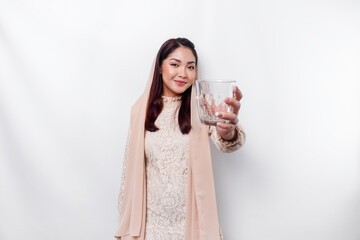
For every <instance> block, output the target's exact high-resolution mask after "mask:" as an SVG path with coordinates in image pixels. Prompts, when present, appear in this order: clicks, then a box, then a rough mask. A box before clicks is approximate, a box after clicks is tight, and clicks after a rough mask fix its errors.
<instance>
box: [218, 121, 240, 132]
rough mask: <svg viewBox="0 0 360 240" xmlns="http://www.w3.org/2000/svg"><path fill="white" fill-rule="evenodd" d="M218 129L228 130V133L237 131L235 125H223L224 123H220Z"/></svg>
mask: <svg viewBox="0 0 360 240" xmlns="http://www.w3.org/2000/svg"><path fill="white" fill-rule="evenodd" d="M216 126H217V127H219V128H221V129H224V130H227V132H232V131H234V129H235V125H234V124H231V123H222V122H218V123H217V124H216Z"/></svg>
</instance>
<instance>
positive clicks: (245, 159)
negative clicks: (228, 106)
mask: <svg viewBox="0 0 360 240" xmlns="http://www.w3.org/2000/svg"><path fill="white" fill-rule="evenodd" d="M172 37H187V38H189V39H190V40H192V41H193V42H194V43H195V46H196V48H197V50H198V54H199V61H200V62H199V64H200V67H201V70H200V71H201V76H202V77H203V78H227V79H236V80H237V81H238V86H239V87H240V89H241V91H242V93H243V95H244V98H243V100H242V101H241V103H242V107H241V110H240V114H239V119H240V122H241V123H242V125H243V126H244V128H245V130H246V132H247V142H246V144H245V145H244V147H243V148H241V149H240V150H239V151H237V152H235V153H232V154H224V153H220V152H217V150H216V149H215V148H212V153H213V166H214V176H215V181H216V191H217V200H218V208H219V218H220V224H221V226H222V229H223V232H224V236H225V240H238V239H241V240H359V239H360V228H359V224H360V216H359V215H360V188H359V187H360V183H359V180H360V179H359V176H360V173H359V171H360V166H359V160H360V3H359V1H351V0H345V1H343V0H334V1H319V0H312V1H285V0H283V1H280V0H275V1H265V0H256V1H226V0H225V1H214V0H213V1H186V0H185V1H165V0H164V1H115V0H102V1H100V0H97V1H85V0H67V1H66V0H61V1H60V0H59V1H46V0H33V1H21V0H12V1H10V0H9V1H6V0H1V1H0V239H1V240H15V239H16V240H18V239H28V240H47V239H52V240H60V239H61V240H63V239H66V240H75V239H76V240H78V239H87V240H104V239H115V238H113V235H114V233H115V231H116V228H117V222H116V217H117V215H118V212H117V196H118V192H119V186H120V179H121V169H122V161H123V154H124V150H125V140H126V135H127V130H128V123H129V111H130V106H131V104H132V103H133V102H134V101H135V100H136V99H137V98H138V97H139V96H140V94H141V93H142V91H143V89H144V87H145V82H146V80H147V77H148V73H149V70H150V66H151V63H152V60H153V58H154V57H155V54H156V52H157V50H158V49H159V47H160V45H161V44H162V43H163V42H164V41H165V40H167V39H168V38H172Z"/></svg>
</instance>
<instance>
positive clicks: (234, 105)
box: [225, 98, 240, 114]
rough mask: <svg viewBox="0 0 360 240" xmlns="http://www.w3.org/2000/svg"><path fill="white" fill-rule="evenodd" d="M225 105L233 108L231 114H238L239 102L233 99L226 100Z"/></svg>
mask: <svg viewBox="0 0 360 240" xmlns="http://www.w3.org/2000/svg"><path fill="white" fill-rule="evenodd" d="M225 103H226V104H227V105H229V106H231V107H232V108H233V113H234V114H238V112H239V109H240V102H239V101H238V100H236V99H235V98H226V99H225Z"/></svg>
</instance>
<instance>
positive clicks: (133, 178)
mask: <svg viewBox="0 0 360 240" xmlns="http://www.w3.org/2000/svg"><path fill="white" fill-rule="evenodd" d="M154 67H155V60H154V62H153V65H152V67H151V71H150V74H149V78H148V81H147V84H146V87H145V91H144V93H143V94H142V95H141V96H140V98H139V99H138V100H137V101H136V103H135V104H134V105H133V106H132V108H131V116H130V121H131V124H130V125H131V130H130V131H131V135H130V142H129V153H128V154H129V155H128V157H129V160H128V165H127V173H126V178H125V183H124V185H125V188H124V197H123V200H122V201H123V202H122V205H121V211H120V212H121V215H120V216H119V227H118V230H117V232H116V234H115V237H117V238H119V237H120V239H121V240H144V235H145V217H146V171H145V151H144V149H145V116H146V110H147V102H148V97H149V92H150V87H151V84H152V80H153V76H154ZM197 69H198V67H196V71H197V74H196V79H198V76H199V75H198V70H197ZM191 127H192V128H191V131H190V133H189V161H188V168H189V171H188V179H187V194H186V197H187V198H186V225H185V240H219V239H220V233H219V223H218V213H217V207H216V196H215V186H214V180H213V172H212V164H211V155H210V145H209V137H208V126H205V125H203V124H201V123H200V119H199V115H198V112H197V103H196V88H195V83H194V84H193V85H192V90H191Z"/></svg>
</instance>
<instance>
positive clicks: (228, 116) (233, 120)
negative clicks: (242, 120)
mask: <svg viewBox="0 0 360 240" xmlns="http://www.w3.org/2000/svg"><path fill="white" fill-rule="evenodd" d="M215 116H217V117H219V118H221V119H225V120H229V121H230V122H231V123H233V124H237V123H238V122H239V119H238V117H237V115H236V114H234V113H231V112H216V113H215Z"/></svg>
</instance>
